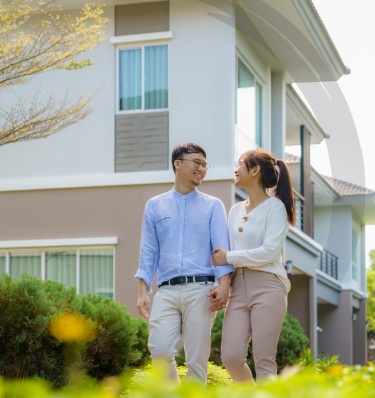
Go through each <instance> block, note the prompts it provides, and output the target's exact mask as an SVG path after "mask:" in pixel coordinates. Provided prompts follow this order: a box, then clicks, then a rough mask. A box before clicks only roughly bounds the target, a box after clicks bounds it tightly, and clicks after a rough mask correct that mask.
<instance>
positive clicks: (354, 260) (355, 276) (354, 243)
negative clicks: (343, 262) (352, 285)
mask: <svg viewBox="0 0 375 398" xmlns="http://www.w3.org/2000/svg"><path fill="white" fill-rule="evenodd" d="M358 249H359V239H358V233H357V231H356V230H355V229H352V279H354V280H355V281H358V259H359V253H358Z"/></svg>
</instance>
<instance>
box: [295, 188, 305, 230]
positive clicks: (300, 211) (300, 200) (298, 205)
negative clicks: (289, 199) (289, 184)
mask: <svg viewBox="0 0 375 398" xmlns="http://www.w3.org/2000/svg"><path fill="white" fill-rule="evenodd" d="M293 193H294V207H295V209H296V227H297V228H298V229H300V230H301V231H303V218H304V217H303V216H304V207H305V198H304V197H303V196H302V195H301V194H300V193H299V192H297V191H296V190H295V189H293Z"/></svg>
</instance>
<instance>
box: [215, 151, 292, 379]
mask: <svg viewBox="0 0 375 398" xmlns="http://www.w3.org/2000/svg"><path fill="white" fill-rule="evenodd" d="M235 186H236V187H239V188H242V189H243V190H245V191H246V193H247V195H248V199H247V200H245V201H243V202H239V203H236V204H235V205H234V206H233V207H232V209H231V210H230V212H229V215H228V230H229V237H230V251H227V250H225V249H220V248H217V249H214V250H213V255H212V263H213V265H214V266H220V265H224V264H228V263H229V264H233V266H234V268H235V273H234V275H233V277H232V283H231V284H232V290H231V294H230V298H229V301H228V306H227V310H226V312H225V316H224V323H223V333H222V345H221V355H222V360H223V363H224V366H225V367H226V368H227V370H228V372H229V374H230V375H231V377H232V378H233V380H235V381H246V380H248V381H251V382H252V383H254V380H253V376H252V374H251V371H250V369H249V367H248V365H247V364H246V357H247V352H248V346H249V344H250V342H252V349H253V356H254V363H255V372H256V378H257V380H260V379H262V378H264V377H267V376H269V375H275V374H276V373H277V365H276V361H275V357H276V351H277V343H278V340H279V337H280V332H281V328H282V325H283V322H284V318H285V313H286V309H287V294H288V292H289V290H290V282H289V280H288V277H287V274H286V271H285V268H284V266H283V263H282V249H283V246H284V242H285V238H286V234H287V232H288V224H291V225H294V223H295V209H294V201H293V189H292V184H291V179H290V175H289V171H288V168H287V166H286V164H285V163H284V162H283V161H281V160H276V159H275V158H274V157H273V156H271V155H270V154H269V153H267V152H264V151H261V150H252V151H248V152H245V153H244V154H243V155H242V156H241V157H240V159H239V163H238V168H237V169H236V170H235ZM271 189H272V192H271V194H270V193H269V191H271ZM212 296H214V291H213V292H212Z"/></svg>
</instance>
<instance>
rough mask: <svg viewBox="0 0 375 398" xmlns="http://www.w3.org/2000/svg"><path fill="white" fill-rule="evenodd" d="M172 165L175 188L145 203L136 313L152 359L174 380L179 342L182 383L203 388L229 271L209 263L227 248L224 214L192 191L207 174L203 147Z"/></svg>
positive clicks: (177, 156)
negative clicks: (192, 381)
mask: <svg viewBox="0 0 375 398" xmlns="http://www.w3.org/2000/svg"><path fill="white" fill-rule="evenodd" d="M171 160H172V166H173V171H174V173H175V182H174V187H173V189H172V190H171V191H169V192H166V193H164V194H162V195H159V196H156V197H154V198H152V199H150V200H149V201H148V203H147V204H146V208H145V212H144V216H143V223H142V237H141V250H140V262H139V269H138V272H137V273H136V275H135V277H136V278H137V279H138V280H139V286H138V303H137V308H138V313H139V315H140V316H142V317H144V318H146V319H148V318H149V326H150V334H149V349H150V352H151V357H152V359H153V360H154V359H157V358H162V359H164V360H166V361H167V363H168V364H169V366H170V376H171V377H172V378H174V379H176V380H178V374H177V369H176V363H175V359H174V357H175V354H176V345H177V344H178V342H179V340H180V339H181V337H182V338H183V342H184V349H185V357H186V364H187V367H188V372H187V378H196V379H200V380H202V381H203V382H206V378H207V363H208V358H209V355H210V350H211V328H212V325H213V322H214V320H215V311H217V310H219V309H222V308H224V306H225V304H226V302H227V300H228V295H229V277H230V274H231V273H232V272H233V267H232V266H231V265H225V266H223V267H216V268H214V267H213V266H212V264H211V252H212V250H213V248H215V247H229V242H228V235H227V225H226V213H225V209H224V205H223V203H222V202H221V201H220V200H219V199H217V198H214V197H212V196H209V195H206V194H203V193H201V192H199V191H198V190H197V187H198V186H199V185H200V184H201V183H202V181H203V179H204V177H205V176H206V173H207V169H208V167H209V166H208V164H207V163H206V152H205V151H204V149H203V148H202V147H200V146H199V145H197V144H195V143H185V144H181V145H178V146H177V147H176V148H175V149H174V150H173V152H172V159H171ZM156 273H157V274H158V276H157V283H158V286H159V290H158V292H157V294H156V295H155V297H154V301H153V306H152V311H151V313H150V299H149V297H148V293H149V292H151V284H152V281H153V279H154V277H155V275H156ZM215 280H216V282H217V283H218V286H216V287H215V288H214V289H213V290H212V292H211V288H212V287H213V285H214V283H215Z"/></svg>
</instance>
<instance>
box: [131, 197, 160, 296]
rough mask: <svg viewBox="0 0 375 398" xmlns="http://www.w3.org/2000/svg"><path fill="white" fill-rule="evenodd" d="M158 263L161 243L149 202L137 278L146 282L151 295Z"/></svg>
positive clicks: (144, 215)
mask: <svg viewBox="0 0 375 398" xmlns="http://www.w3.org/2000/svg"><path fill="white" fill-rule="evenodd" d="M158 262H159V241H158V238H157V234H156V228H155V222H154V217H153V212H152V205H151V203H150V202H148V203H147V204H146V207H145V211H144V214H143V221H142V234H141V248H140V256H139V268H138V271H137V273H136V274H135V278H137V279H143V280H144V281H145V283H146V285H147V290H148V292H149V293H150V292H151V284H152V281H153V280H154V278H155V275H156V271H157V266H158Z"/></svg>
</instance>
